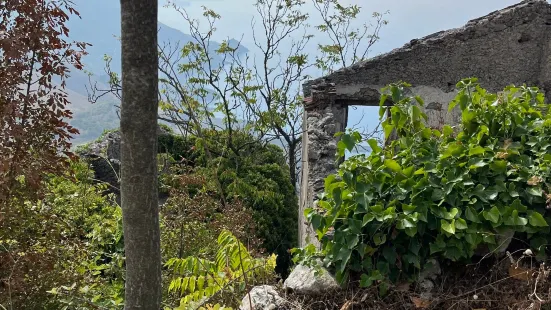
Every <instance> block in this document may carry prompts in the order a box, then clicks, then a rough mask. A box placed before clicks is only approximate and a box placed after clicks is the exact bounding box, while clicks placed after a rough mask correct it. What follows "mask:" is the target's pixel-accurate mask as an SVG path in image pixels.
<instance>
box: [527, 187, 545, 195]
mask: <svg viewBox="0 0 551 310" xmlns="http://www.w3.org/2000/svg"><path fill="white" fill-rule="evenodd" d="M526 192H527V193H528V194H530V195H532V196H537V197H541V196H542V195H543V191H542V190H541V188H539V187H529V188H528V189H527V190H526Z"/></svg>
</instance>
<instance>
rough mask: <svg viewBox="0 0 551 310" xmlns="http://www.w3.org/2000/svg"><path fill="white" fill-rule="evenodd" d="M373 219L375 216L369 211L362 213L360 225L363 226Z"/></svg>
mask: <svg viewBox="0 0 551 310" xmlns="http://www.w3.org/2000/svg"><path fill="white" fill-rule="evenodd" d="M374 219H375V216H374V215H373V214H371V213H368V214H366V215H364V217H363V220H362V227H364V226H365V225H367V224H368V223H369V222H371V221H373V220H374Z"/></svg>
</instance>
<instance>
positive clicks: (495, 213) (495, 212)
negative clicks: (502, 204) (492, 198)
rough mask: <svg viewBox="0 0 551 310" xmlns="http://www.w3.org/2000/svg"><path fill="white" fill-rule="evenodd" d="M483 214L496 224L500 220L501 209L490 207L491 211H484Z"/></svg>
mask: <svg viewBox="0 0 551 310" xmlns="http://www.w3.org/2000/svg"><path fill="white" fill-rule="evenodd" d="M482 216H484V218H485V219H486V220H488V221H490V222H492V223H494V224H497V223H498V222H499V217H500V214H499V209H498V208H497V207H495V206H494V207H492V208H491V209H490V211H484V212H482Z"/></svg>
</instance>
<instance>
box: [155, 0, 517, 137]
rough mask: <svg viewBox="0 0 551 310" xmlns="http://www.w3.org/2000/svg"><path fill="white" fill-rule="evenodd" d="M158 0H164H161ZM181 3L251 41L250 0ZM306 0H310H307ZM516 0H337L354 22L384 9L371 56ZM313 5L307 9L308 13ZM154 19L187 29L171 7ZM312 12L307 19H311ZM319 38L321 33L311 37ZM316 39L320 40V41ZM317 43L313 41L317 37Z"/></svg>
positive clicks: (354, 116)
mask: <svg viewBox="0 0 551 310" xmlns="http://www.w3.org/2000/svg"><path fill="white" fill-rule="evenodd" d="M160 1H161V2H162V1H164V0H160ZM173 1H174V2H175V3H177V4H178V5H180V6H182V7H185V9H186V11H187V12H188V13H189V14H190V15H192V16H201V13H202V8H201V7H202V6H206V7H208V8H210V9H213V10H214V11H216V12H217V13H219V14H220V15H221V16H222V19H221V20H220V21H219V23H218V25H217V33H216V35H215V39H216V40H222V39H226V38H228V37H234V38H235V37H236V36H239V35H240V34H243V44H244V45H245V46H248V47H249V46H250V47H254V44H253V42H251V39H250V38H251V37H252V36H251V23H250V21H251V19H252V18H253V16H254V14H255V8H254V7H253V3H254V2H255V1H254V0H173ZM306 2H310V1H309V0H307V1H306ZM518 2H520V1H519V0H462V1H457V0H369V1H368V0H342V1H341V3H343V4H357V5H358V6H360V7H361V8H362V13H361V17H360V18H359V21H358V22H359V23H360V22H363V21H367V20H370V17H371V14H372V13H373V12H385V11H389V14H388V15H387V16H386V19H387V20H388V22H389V24H388V25H387V26H385V27H384V28H383V29H382V31H381V33H380V36H381V40H380V41H379V42H378V43H377V44H376V45H374V46H373V48H372V50H371V52H370V54H369V55H370V56H376V55H378V54H381V53H385V52H388V51H390V50H392V49H394V48H398V47H400V46H402V45H403V44H405V43H407V42H409V41H410V40H411V39H415V38H419V37H423V36H426V35H429V34H431V33H434V32H437V31H441V30H446V29H450V28H457V27H461V26H462V25H464V24H465V23H466V22H467V21H469V20H471V19H473V18H477V17H480V16H483V15H486V14H488V13H490V12H493V11H495V10H499V9H502V8H504V7H507V6H509V5H513V4H515V3H518ZM313 13H314V11H312V14H313ZM159 20H160V21H161V22H163V23H165V24H167V25H168V26H171V27H174V28H177V29H180V30H182V31H184V32H187V31H186V29H185V26H184V24H183V23H182V19H181V17H180V16H179V15H178V14H177V13H175V12H174V10H173V9H172V8H161V9H160V11H159ZM316 21H317V19H316V18H313V19H312V24H315V23H316ZM314 40H323V38H314ZM320 42H321V41H320ZM316 43H317V42H316ZM377 112H378V110H377V108H373V107H370V108H367V107H362V108H357V110H354V111H353V112H352V111H351V112H350V113H349V126H351V125H354V124H357V123H359V122H360V119H361V122H360V123H361V124H362V126H360V127H362V128H364V126H365V125H367V127H368V129H371V128H373V127H374V126H376V124H377V123H378V113H377Z"/></svg>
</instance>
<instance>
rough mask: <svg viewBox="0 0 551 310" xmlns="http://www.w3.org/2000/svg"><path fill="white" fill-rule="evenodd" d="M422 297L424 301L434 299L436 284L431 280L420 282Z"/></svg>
mask: <svg viewBox="0 0 551 310" xmlns="http://www.w3.org/2000/svg"><path fill="white" fill-rule="evenodd" d="M419 289H420V294H419V295H420V296H421V298H423V299H427V300H430V299H432V291H433V289H434V282H432V280H429V279H425V280H423V281H420V282H419Z"/></svg>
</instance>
